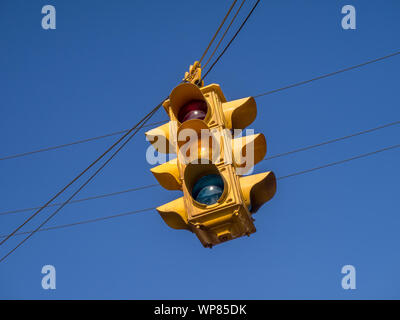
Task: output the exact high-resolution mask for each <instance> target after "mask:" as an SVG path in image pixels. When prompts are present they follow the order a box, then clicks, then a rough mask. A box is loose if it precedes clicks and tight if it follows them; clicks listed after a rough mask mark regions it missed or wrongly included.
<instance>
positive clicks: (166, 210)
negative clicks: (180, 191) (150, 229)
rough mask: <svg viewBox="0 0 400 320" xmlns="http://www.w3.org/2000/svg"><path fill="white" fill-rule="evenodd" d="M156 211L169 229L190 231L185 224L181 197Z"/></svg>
mask: <svg viewBox="0 0 400 320" xmlns="http://www.w3.org/2000/svg"><path fill="white" fill-rule="evenodd" d="M157 211H158V213H159V214H160V215H161V217H162V218H163V219H164V221H165V223H166V224H167V225H168V226H170V227H171V228H174V229H186V230H191V228H190V226H189V225H188V223H187V217H186V210H185V206H184V202H183V197H181V198H178V199H176V200H173V201H171V202H168V203H166V204H164V205H162V206H160V207H158V208H157Z"/></svg>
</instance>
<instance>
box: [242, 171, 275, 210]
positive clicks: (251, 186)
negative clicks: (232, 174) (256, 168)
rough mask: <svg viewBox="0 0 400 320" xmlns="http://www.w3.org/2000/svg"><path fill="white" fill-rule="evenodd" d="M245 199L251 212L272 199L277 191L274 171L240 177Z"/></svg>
mask: <svg viewBox="0 0 400 320" xmlns="http://www.w3.org/2000/svg"><path fill="white" fill-rule="evenodd" d="M239 182H240V188H241V189H242V194H243V198H244V201H245V203H246V205H247V207H248V208H249V210H250V212H251V213H255V212H257V210H258V209H260V207H261V206H262V205H263V204H264V203H266V202H267V201H269V200H271V199H272V197H273V196H274V194H275V192H276V178H275V174H274V173H273V172H272V171H269V172H263V173H259V174H253V175H250V176H244V177H240V178H239Z"/></svg>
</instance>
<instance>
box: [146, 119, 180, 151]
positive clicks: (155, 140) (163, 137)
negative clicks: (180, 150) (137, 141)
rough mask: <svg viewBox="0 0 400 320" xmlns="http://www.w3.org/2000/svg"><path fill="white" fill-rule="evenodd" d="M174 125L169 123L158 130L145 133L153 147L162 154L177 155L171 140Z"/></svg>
mask: <svg viewBox="0 0 400 320" xmlns="http://www.w3.org/2000/svg"><path fill="white" fill-rule="evenodd" d="M171 125H172V123H171V122H167V123H165V124H163V125H161V126H159V127H157V128H154V129H151V130H149V131H147V132H146V133H145V135H146V139H147V140H148V141H149V142H150V143H151V144H152V145H153V147H154V149H156V150H157V151H158V152H161V153H175V152H176V147H175V146H174V145H173V141H174V140H173V139H170V135H171V131H173V128H171Z"/></svg>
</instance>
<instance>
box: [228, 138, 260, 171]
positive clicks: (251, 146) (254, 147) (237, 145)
mask: <svg viewBox="0 0 400 320" xmlns="http://www.w3.org/2000/svg"><path fill="white" fill-rule="evenodd" d="M232 149H233V160H234V161H235V165H236V166H237V167H240V168H245V167H246V168H247V170H246V172H248V171H249V170H250V169H251V168H252V167H253V166H254V165H255V164H257V163H259V162H260V161H261V160H263V159H264V157H265V155H266V153H267V141H266V140H265V136H264V135H263V134H262V133H258V134H253V135H250V136H244V137H240V138H235V139H233V140H232ZM246 172H242V174H244V173H246Z"/></svg>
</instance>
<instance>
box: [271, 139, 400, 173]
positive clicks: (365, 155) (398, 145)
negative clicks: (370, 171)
mask: <svg viewBox="0 0 400 320" xmlns="http://www.w3.org/2000/svg"><path fill="white" fill-rule="evenodd" d="M398 147H400V144H396V145H394V146H390V147H386V148H383V149H378V150H375V151H372V152H368V153H363V154H360V155H358V156H354V157H351V158H347V159H344V160H340V161H335V162H331V163H328V164H325V165H322V166H319V167H315V168H311V169H307V170H303V171H298V172H295V173H291V174H288V175H286V176H282V177H279V178H277V179H278V180H282V179H287V178H291V177H295V176H299V175H302V174H306V173H310V172H313V171H316V170H321V169H325V168H329V167H333V166H337V165H339V164H342V163H346V162H350V161H353V160H357V159H361V158H365V157H369V156H372V155H374V154H377V153H381V152H384V151H388V150H392V149H396V148H398Z"/></svg>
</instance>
